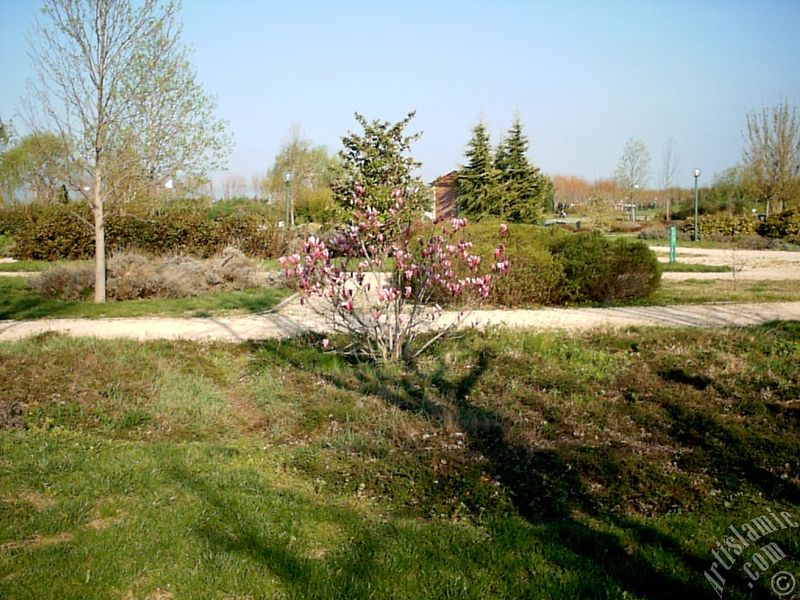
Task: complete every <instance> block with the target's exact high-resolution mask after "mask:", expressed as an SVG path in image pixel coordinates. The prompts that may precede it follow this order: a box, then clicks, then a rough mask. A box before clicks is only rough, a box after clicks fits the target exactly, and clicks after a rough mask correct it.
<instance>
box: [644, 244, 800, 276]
mask: <svg viewBox="0 0 800 600" xmlns="http://www.w3.org/2000/svg"><path fill="white" fill-rule="evenodd" d="M650 249H651V250H652V251H653V252H655V253H656V255H657V256H658V258H659V260H660V261H662V262H667V258H668V256H669V248H668V247H667V246H650ZM677 259H678V263H679V264H680V263H682V264H687V265H689V264H699V265H717V266H724V267H730V268H731V269H732V268H733V267H734V265H735V267H736V270H737V273H736V278H737V279H742V280H744V279H747V280H750V281H753V280H776V279H777V280H784V279H791V280H795V279H797V280H800V252H785V251H780V250H725V249H720V248H681V247H680V246H678V249H677ZM731 277H732V274H731V273H730V272H727V273H677V272H676V273H664V275H663V278H664V279H731Z"/></svg>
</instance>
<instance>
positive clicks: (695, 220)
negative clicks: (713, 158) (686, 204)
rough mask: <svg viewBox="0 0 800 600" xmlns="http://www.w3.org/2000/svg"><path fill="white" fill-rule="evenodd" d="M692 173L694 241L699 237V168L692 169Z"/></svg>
mask: <svg viewBox="0 0 800 600" xmlns="http://www.w3.org/2000/svg"><path fill="white" fill-rule="evenodd" d="M692 175H694V241H695V242H696V241H698V240H699V239H700V237H699V234H698V232H697V178H698V177H700V169H695V170H694V171H692Z"/></svg>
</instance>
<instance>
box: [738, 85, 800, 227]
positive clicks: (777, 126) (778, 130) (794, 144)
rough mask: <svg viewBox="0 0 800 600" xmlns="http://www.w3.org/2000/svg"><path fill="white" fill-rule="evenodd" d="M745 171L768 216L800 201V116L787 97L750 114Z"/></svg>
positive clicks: (743, 159) (743, 156) (746, 134)
mask: <svg viewBox="0 0 800 600" xmlns="http://www.w3.org/2000/svg"><path fill="white" fill-rule="evenodd" d="M745 141H746V146H745V149H744V152H743V155H742V164H743V174H744V178H745V181H746V182H747V183H748V185H749V187H750V188H751V189H752V190H753V191H754V192H755V193H756V194H757V195H758V196H759V197H760V198H761V200H762V201H763V202H764V208H765V213H766V216H767V217H769V215H770V213H771V212H773V211H776V212H782V211H783V210H784V209H785V208H787V207H788V206H790V205H792V206H796V205H797V204H798V203H799V202H800V119H798V116H797V110H796V109H795V107H793V106H790V105H789V103H788V102H786V101H784V102H782V103H780V104H779V105H777V106H774V107H772V108H763V109H762V110H761V112H758V113H757V112H752V113H750V114H748V115H747V131H746V132H745Z"/></svg>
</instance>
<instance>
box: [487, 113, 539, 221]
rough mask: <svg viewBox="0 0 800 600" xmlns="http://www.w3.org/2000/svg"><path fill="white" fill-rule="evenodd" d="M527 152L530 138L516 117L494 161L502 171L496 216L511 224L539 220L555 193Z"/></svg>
mask: <svg viewBox="0 0 800 600" xmlns="http://www.w3.org/2000/svg"><path fill="white" fill-rule="evenodd" d="M527 152H528V138H527V137H526V136H525V134H524V133H523V131H522V123H521V122H520V120H519V117H518V116H517V117H515V118H514V122H513V123H512V125H511V128H510V129H509V130H508V134H507V136H506V137H505V138H504V139H503V140H501V141H500V144H499V145H498V148H497V152H496V153H495V162H494V165H495V168H496V170H497V171H498V172H499V201H498V202H497V204H496V212H494V214H497V215H499V216H500V217H501V218H502V219H505V220H509V221H512V222H518V223H535V222H536V221H538V220H539V219H540V218H541V216H542V212H543V211H544V207H545V203H546V201H547V199H548V197H550V196H551V195H552V193H553V184H552V182H551V181H550V180H549V179H548V178H547V177H546V176H544V175H543V174H542V172H541V171H540V170H539V169H538V168H537V167H534V166H533V165H532V164H531V163H530V161H529V160H528V157H527Z"/></svg>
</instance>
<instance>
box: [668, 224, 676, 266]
mask: <svg viewBox="0 0 800 600" xmlns="http://www.w3.org/2000/svg"><path fill="white" fill-rule="evenodd" d="M677 242H678V232H677V229H676V228H675V225H672V226H671V227H670V228H669V264H673V263H676V262H678V257H677V252H676V249H675V248H676V246H677Z"/></svg>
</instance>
